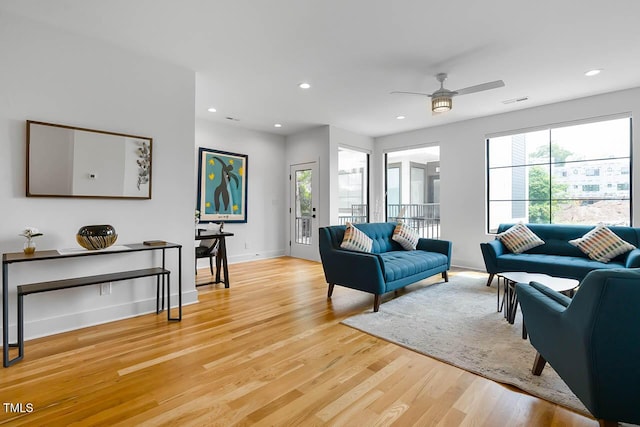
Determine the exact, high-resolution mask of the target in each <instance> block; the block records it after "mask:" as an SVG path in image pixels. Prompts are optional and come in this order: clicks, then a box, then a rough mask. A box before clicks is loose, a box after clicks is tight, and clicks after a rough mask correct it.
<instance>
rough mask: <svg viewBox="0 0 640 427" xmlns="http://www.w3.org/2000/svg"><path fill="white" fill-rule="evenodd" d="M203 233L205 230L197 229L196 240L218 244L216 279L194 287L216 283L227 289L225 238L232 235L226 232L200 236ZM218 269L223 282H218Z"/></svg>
mask: <svg viewBox="0 0 640 427" xmlns="http://www.w3.org/2000/svg"><path fill="white" fill-rule="evenodd" d="M203 231H205V232H206V231H207V230H206V229H201V228H199V229H198V232H197V234H196V240H210V239H211V240H218V241H219V242H220V247H219V248H218V255H217V256H216V278H215V280H213V281H211V282H207V283H201V284H199V285H196V286H204V285H212V284H216V283H224V287H225V288H228V287H229V266H228V263H227V244H226V242H225V238H226V237H230V236H233V233H227V232H226V231H223V232H218V233H211V234H204V235H203V234H202V232H203ZM220 267H222V268H223V270H224V280H220Z"/></svg>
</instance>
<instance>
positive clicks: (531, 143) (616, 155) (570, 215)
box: [487, 117, 632, 232]
mask: <svg viewBox="0 0 640 427" xmlns="http://www.w3.org/2000/svg"><path fill="white" fill-rule="evenodd" d="M487 160H488V167H487V183H488V188H487V209H488V216H487V222H488V231H489V232H495V231H496V230H497V228H498V225H499V224H500V223H507V222H518V221H523V222H530V223H553V224H569V223H577V224H596V223H599V222H603V223H607V224H611V225H630V224H631V182H632V178H631V173H630V171H631V118H629V117H624V118H617V119H612V120H603V121H597V122H589V123H581V124H572V125H563V126H555V127H549V128H547V129H542V130H537V131H531V132H526V133H520V134H512V135H505V136H498V137H491V138H489V139H487ZM600 171H607V174H604V173H603V174H601V173H600ZM609 172H610V173H609ZM611 181H613V182H616V183H617V185H616V189H617V191H612V190H611V189H608V185H607V183H608V182H611Z"/></svg>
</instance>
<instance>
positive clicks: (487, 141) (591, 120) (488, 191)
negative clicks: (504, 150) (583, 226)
mask: <svg viewBox="0 0 640 427" xmlns="http://www.w3.org/2000/svg"><path fill="white" fill-rule="evenodd" d="M619 119H628V125H629V151H628V153H629V154H628V159H629V164H628V170H627V169H626V165H625V167H623V171H621V175H628V176H629V183H628V186H629V188H628V195H629V197H628V199H622V198H619V199H616V198H612V199H607V200H628V201H629V226H633V118H632V116H631V114H630V113H622V114H614V115H608V116H600V117H595V118H589V119H584V120H576V121H570V122H562V123H555V124H550V125H545V126H536V127H531V128H525V129H518V130H511V131H505V132H499V133H494V134H488V135H485V162H486V163H485V173H486V176H485V180H486V185H485V203H486V209H485V219H486V232H487V233H488V234H496V231H492V229H491V203H492V202H495V201H497V200H491V199H490V194H491V179H490V174H491V171H492V170H493V169H500V168H503V169H506V168H514V167H525V168H526V167H530V166H534V165H542V166H544V167H548V168H549V174H550V175H549V178H550V188H549V196H548V197H549V198H548V203H549V204H551V203H553V202H554V201H558V200H563V199H554V198H553V192H552V191H551V177H552V175H551V170H552V166H553V165H554V164H555V163H554V161H553V159H552V158H551V156H549V159H548V160H546V161H545V162H544V163H541V164H535V163H526V164H524V165H516V166H514V165H513V164H511V165H509V166H499V167H493V168H492V167H491V166H490V165H491V158H490V140H491V139H493V138H499V137H505V136H515V135H521V134H527V133H533V132H538V131H548V132H549V147H551V144H552V143H553V140H552V138H551V133H552V131H553V130H554V129H561V128H565V127H571V126H579V125H588V124H592V123H600V122H607V121H614V120H619ZM616 158H627V157H626V156H624V157H616ZM606 160H610V159H603V158H598V159H588V160H581V161H571V163H583V162H589V161H593V162H603V161H606ZM567 163H569V162H567ZM592 168H595V169H599V172H600V173H599V174H598V175H593V176H592V177H600V176H606V173H605V174H603V173H602V171H603V169H602V168H603V165H602V164H597V165H594V166H593V167H592ZM574 173H575V172H574ZM585 184H588V183H587V182H584V183H583V184H580V185H581V186H583V185H585ZM618 185H619V184H618ZM564 200H567V199H564ZM575 200H580V199H575ZM589 200H591V199H589ZM505 201H506V200H505ZM511 201H514V200H511ZM515 201H517V200H515ZM545 201H547V200H545ZM524 202H526V203H527V204H529V203H530V200H529V199H526V200H524ZM548 223H549V224H554V222H553V216H552V215H550V216H549V222H548ZM558 224H561V223H558Z"/></svg>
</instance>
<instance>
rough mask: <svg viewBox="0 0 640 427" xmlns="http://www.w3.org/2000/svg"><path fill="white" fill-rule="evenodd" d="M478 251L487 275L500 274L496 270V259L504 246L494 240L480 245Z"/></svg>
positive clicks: (502, 251)
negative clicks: (480, 252) (480, 253)
mask: <svg viewBox="0 0 640 427" xmlns="http://www.w3.org/2000/svg"><path fill="white" fill-rule="evenodd" d="M480 250H481V251H482V258H483V259H484V266H485V268H486V269H487V273H490V274H496V273H500V272H501V271H499V270H498V257H499V256H500V255H502V254H503V253H504V245H503V244H502V242H501V241H500V240H498V239H495V240H492V241H490V242H487V243H480Z"/></svg>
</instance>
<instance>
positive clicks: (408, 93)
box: [390, 90, 431, 97]
mask: <svg viewBox="0 0 640 427" xmlns="http://www.w3.org/2000/svg"><path fill="white" fill-rule="evenodd" d="M390 94H391V95H397V94H404V95H420V96H428V97H431V94H430V93H420V92H401V91H397V90H394V91H393V92H390Z"/></svg>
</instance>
